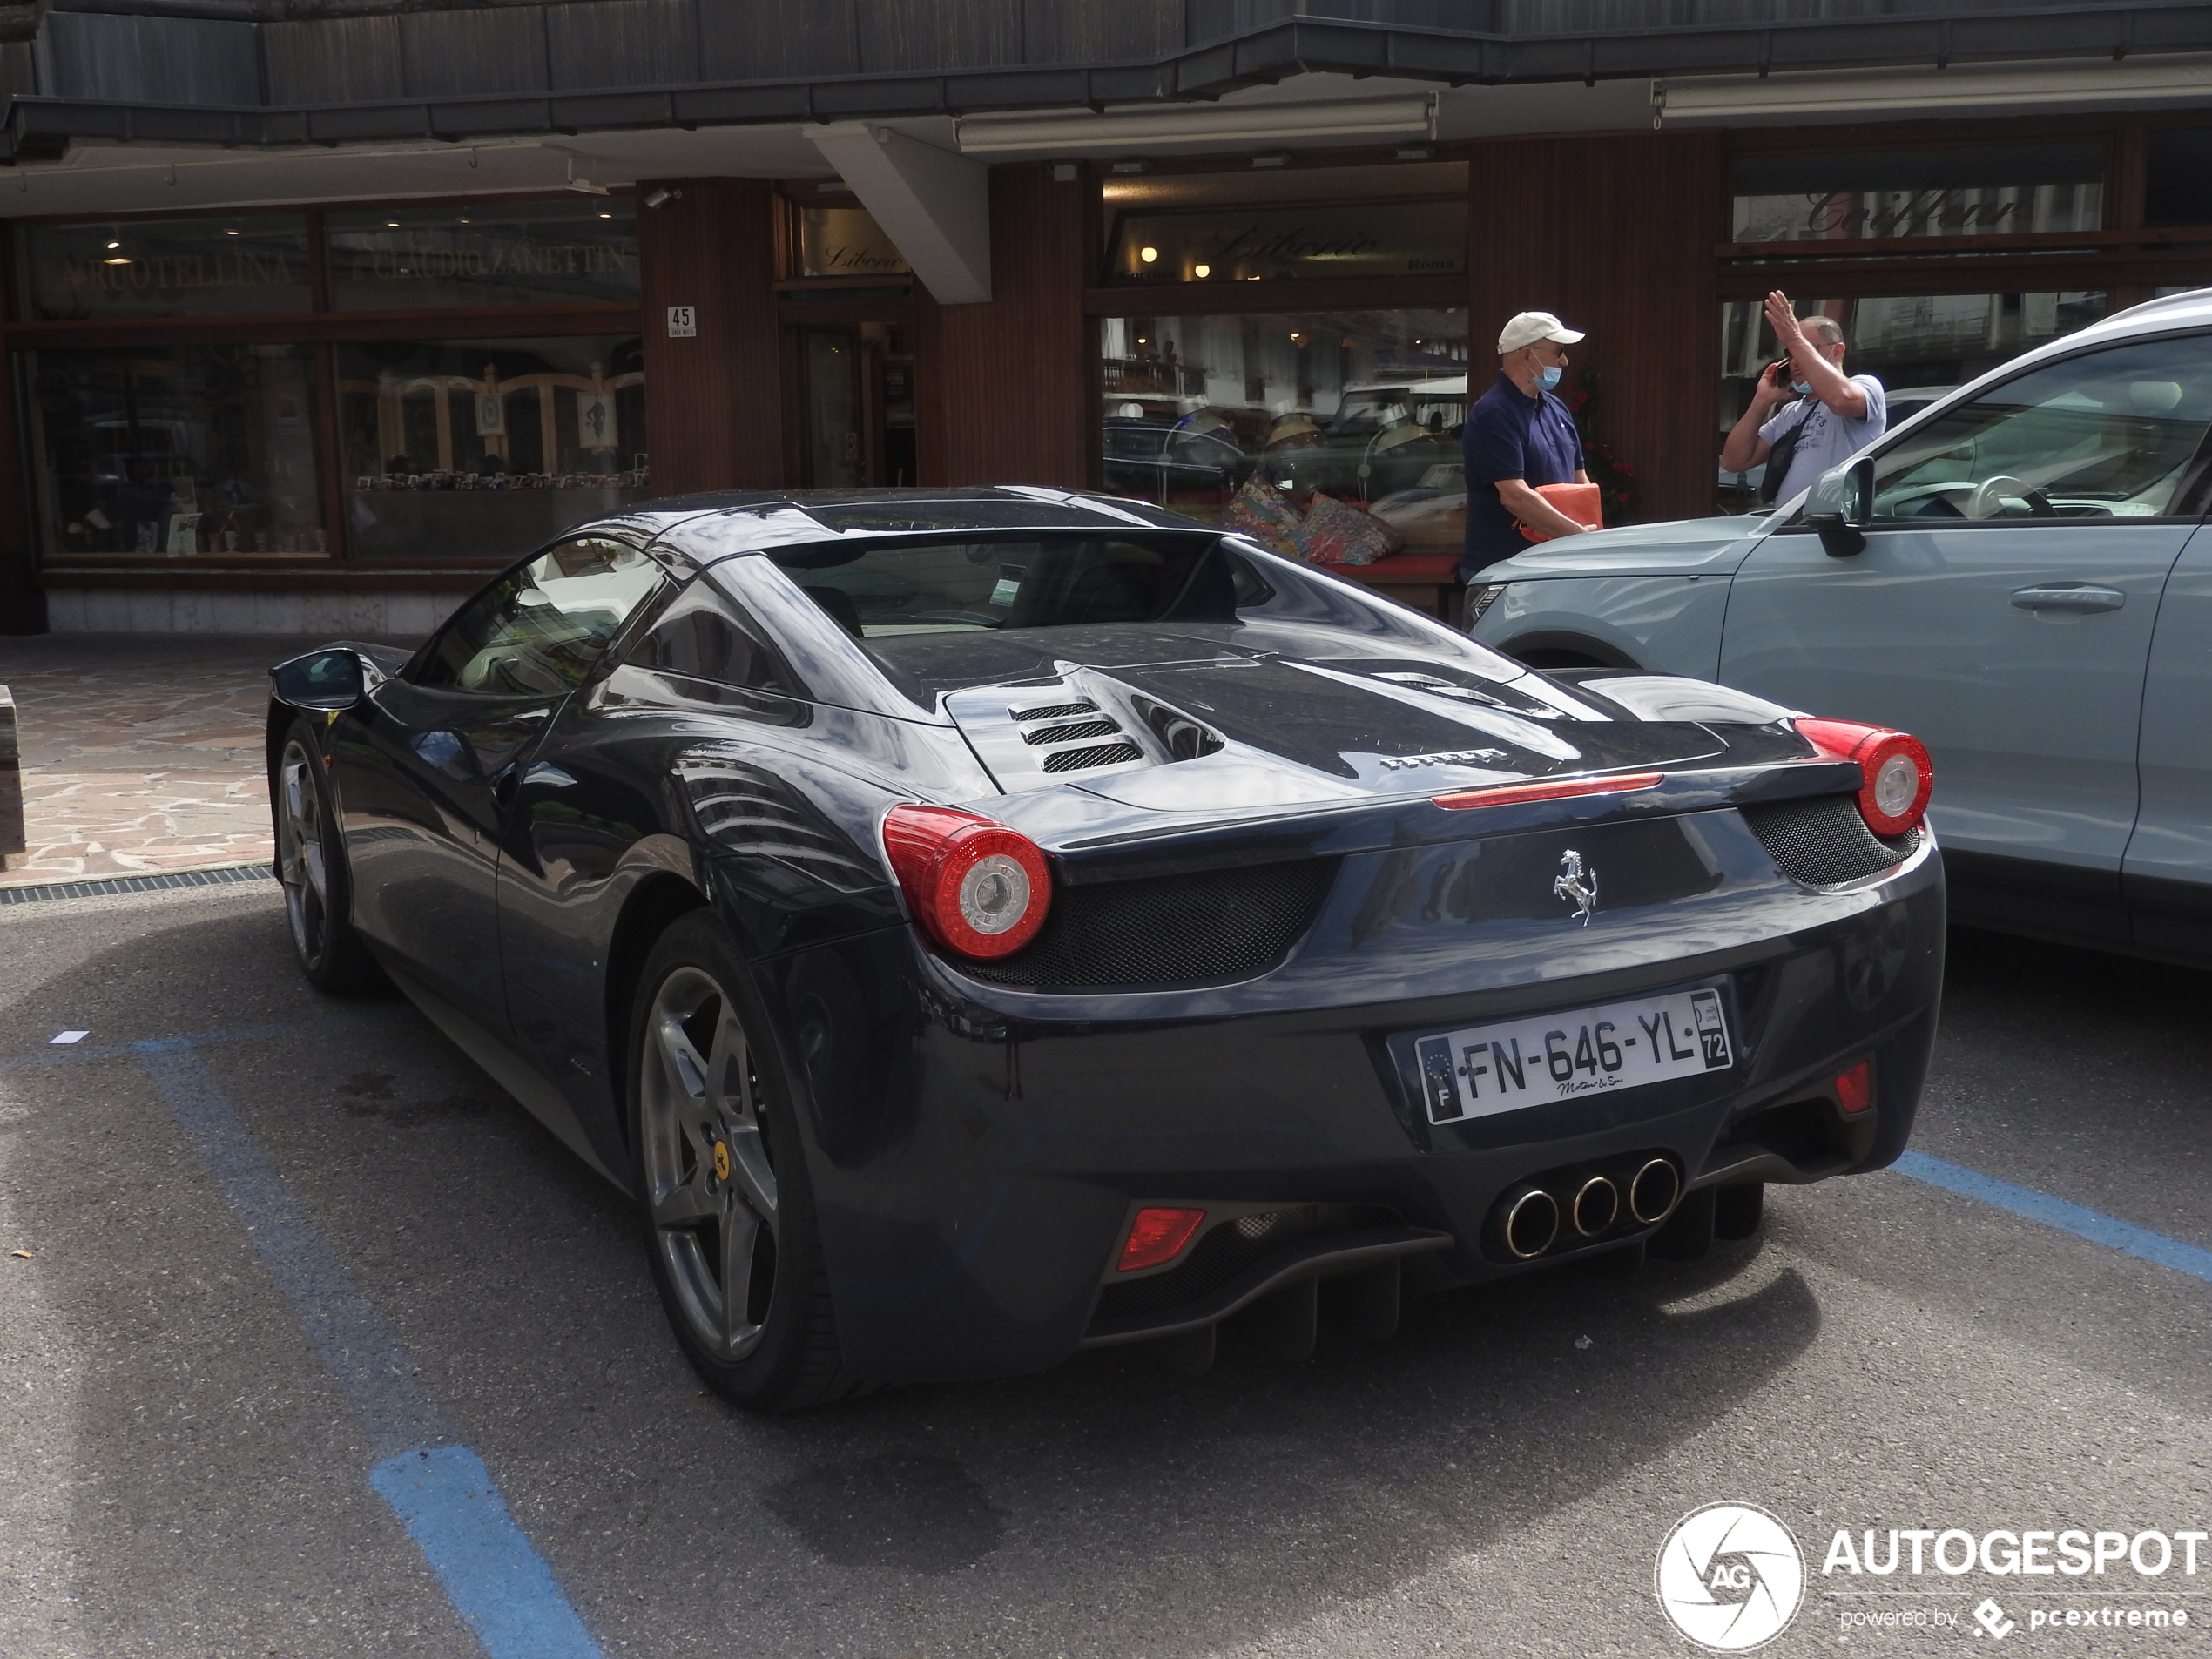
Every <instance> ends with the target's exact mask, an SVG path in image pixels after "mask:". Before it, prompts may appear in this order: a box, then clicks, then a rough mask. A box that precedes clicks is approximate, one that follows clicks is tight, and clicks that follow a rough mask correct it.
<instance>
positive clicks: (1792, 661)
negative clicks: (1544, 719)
mask: <svg viewBox="0 0 2212 1659" xmlns="http://www.w3.org/2000/svg"><path fill="white" fill-rule="evenodd" d="M2209 429H2212V290H2199V291H2197V292H2195V293H2185V294H2177V295H2175V296H2172V297H2170V298H2167V299H2162V300H2154V301H2153V302H2151V303H2150V304H2148V305H2142V306H2137V307H2134V308H2133V309H2131V310H2128V311H2124V312H2121V313H2120V314H2117V315H2115V316H2113V317H2109V318H2107V319H2106V320H2104V321H2102V322H2101V323H2098V324H2096V325H2094V326H2093V327H2088V328H2085V329H2083V330H2081V331H2080V333H2078V334H2069V335H2067V337H2066V338H2064V339H2063V340H2060V341H2054V342H2053V343H2052V344H2050V345H2048V346H2045V347H2040V348H2039V349H2038V350H2035V351H2033V352H2030V353H2028V354H2026V355H2024V356H2022V357H2020V358H2017V359H2015V360H2014V361H2012V362H2010V363H2007V364H2006V365H2005V366H2004V367H2003V368H1999V369H1996V370H1993V371H1992V372H1991V373H1990V374H1986V375H1984V376H1983V377H1982V378H1981V379H1979V380H1978V381H1973V383H1971V384H1969V385H1966V386H1964V387H1961V388H1959V389H1958V390H1957V391H1955V392H1953V393H1952V394H1950V395H1948V396H1946V397H1944V398H1942V399H1940V400H1939V401H1937V402H1935V403H1933V404H1932V405H1931V406H1930V407H1928V408H1925V409H1924V410H1922V411H1921V412H1920V413H1919V415H1915V416H1913V417H1912V418H1911V419H1909V420H1907V421H1903V422H1901V423H1900V424H1898V426H1897V427H1895V428H1892V430H1891V431H1890V432H1888V433H1887V434H1885V435H1884V436H1883V437H1882V438H1881V439H1879V440H1878V442H1875V443H1873V444H1871V445H1870V446H1869V447H1868V448H1866V449H1865V451H1863V452H1862V453H1861V454H1860V455H1858V457H1856V458H1855V459H1854V460H1853V461H1852V462H1850V463H1849V464H1848V465H1846V466H1844V467H1841V468H1838V469H1836V470H1835V471H1834V472H1831V473H1830V474H1828V475H1826V476H1824V478H1822V479H1821V480H1820V482H1818V483H1817V485H1815V487H1814V488H1813V489H1811V491H1810V492H1808V493H1807V494H1806V495H1805V496H1802V497H1800V498H1798V499H1797V500H1796V501H1792V502H1786V503H1784V505H1783V506H1782V507H1781V508H1780V509H1778V510H1776V511H1774V512H1772V513H1770V514H1765V515H1745V516H1738V517H1732V518H1708V519H1695V520H1688V521H1684V522H1683V523H1673V524H1656V525H1635V526H1632V527H1629V528H1627V529H1617V530H1604V531H1600V532H1597V533H1595V534H1593V535H1588V536H1572V537H1568V538H1567V539H1564V540H1561V541H1559V542H1556V543H1548V544H1547V545H1544V546H1541V547H1536V548H1532V549H1531V550H1528V551H1527V552H1526V553H1522V554H1521V555H1519V556H1516V557H1514V558H1512V559H1509V560H1507V561H1506V562H1505V563H1502V564H1499V565H1494V566H1493V567H1492V568H1491V569H1490V570H1487V571H1486V572H1485V573H1484V574H1485V578H1486V579H1485V582H1484V583H1483V584H1482V585H1480V586H1479V587H1478V588H1476V589H1475V590H1474V591H1473V592H1472V593H1470V595H1469V596H1468V599H1469V607H1468V608H1469V613H1470V616H1471V617H1472V622H1471V624H1470V631H1472V632H1473V634H1474V637H1476V638H1477V639H1479V640H1480V641H1481V642H1482V643H1484V644H1487V645H1492V646H1495V647H1496V648H1498V649H1499V650H1501V651H1506V652H1507V653H1509V654H1510V655H1512V656H1514V657H1518V658H1521V659H1522V660H1523V661H1525V662H1527V663H1529V664H1532V665H1534V666H1538V667H1542V668H1547V669H1572V668H1575V667H1578V666H1592V665H1602V666H1604V667H1608V668H1619V667H1623V666H1633V667H1636V668H1642V669H1645V670H1648V671H1651V672H1653V673H1661V674H1688V675H1695V676H1696V677H1699V678H1706V679H1716V680H1719V681H1721V682H1722V683H1723V684H1724V685H1732V686H1737V687H1739V688H1741V689H1743V690H1744V691H1752V692H1756V693H1757V694H1758V695H1759V696H1761V697H1764V698H1770V699H1771V700H1772V701H1774V702H1777V703H1779V704H1782V705H1785V706H1787V707H1791V708H1793V709H1797V710H1802V711H1806V712H1808V713H1814V714H1823V715H1831V716H1838V717H1841V718H1849V719H1856V720H1870V721H1878V722H1880V723H1881V724H1883V725H1893V726H1897V727H1899V728H1901V729H1903V730H1905V731H1907V732H1912V733H1913V734H1914V735H1916V736H1918V737H1919V738H1920V739H1921V740H1922V741H1924V742H1925V744H1926V745H1928V748H1929V749H1930V750H1931V751H1932V753H1933V755H1934V759H1935V767H1936V793H1935V805H1934V807H1933V810H1932V813H1931V814H1930V816H1931V817H1932V820H1933V822H1934V825H1935V828H1936V832H1937V835H1938V839H1939V840H1940V841H1941V843H1942V845H1943V847H1944V857H1945V863H1946V867H1947V870H1948V873H1949V877H1950V889H1951V899H1952V916H1953V918H1954V919H1955V920H1957V921H1963V922H1967V923H1971V924H1974V925H1979V926H1983V927H1997V928H2002V929H2005V930H2006V931H2010V932H2015V933H2024V934H2037V935H2040V936H2043V937H2047V938H2052V939H2059V940H2064V941H2073V942H2079V943H2085V944H2092V945H2095V946H2098V947H2101V948H2105V949H2116V950H2124V951H2129V952H2134V953H2136V954H2145V955H2152V956H2159V957H2165V958H2168V959H2172V960H2175V961H2187V962H2190V963H2195V964H2199V965H2202V964H2206V963H2212V533H2208V532H2205V531H2203V530H2202V529H2201V527H2202V524H2203V523H2204V519H2205V516H2206V512H2207V510H2208V508H2212V442H2208V430H2209Z"/></svg>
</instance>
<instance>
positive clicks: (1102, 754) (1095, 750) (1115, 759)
mask: <svg viewBox="0 0 2212 1659" xmlns="http://www.w3.org/2000/svg"><path fill="white" fill-rule="evenodd" d="M1142 759H1144V751H1143V750H1142V749H1140V748H1138V747H1137V746H1136V745H1135V744H1133V743H1101V744H1097V745H1094V746H1092V747H1090V748H1089V749H1062V750H1061V751H1060V752H1058V753H1056V754H1049V755H1047V756H1046V757H1045V758H1044V769H1045V770H1046V771H1047V772H1081V771H1082V770H1083V769H1084V768H1085V767H1087V766H1117V765H1120V764H1121V763H1122V762H1123V761H1124V760H1142Z"/></svg>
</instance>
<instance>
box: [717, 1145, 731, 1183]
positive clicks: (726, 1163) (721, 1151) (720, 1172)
mask: <svg viewBox="0 0 2212 1659" xmlns="http://www.w3.org/2000/svg"><path fill="white" fill-rule="evenodd" d="M714 1178H715V1179H716V1180H717V1181H727V1180H728V1179H729V1178H730V1148H729V1144H728V1143H726V1142H724V1141H717V1142H715V1143H714Z"/></svg>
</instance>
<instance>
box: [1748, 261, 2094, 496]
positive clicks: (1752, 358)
mask: <svg viewBox="0 0 2212 1659" xmlns="http://www.w3.org/2000/svg"><path fill="white" fill-rule="evenodd" d="M2106 310H2107V303H2106V296H2105V295H2104V294H2103V293H2099V292H2095V291H2080V292H2075V293H1942V294H1912V295H1885V296H1882V297H1880V298H1876V299H1865V300H1800V301H1798V302H1797V312H1798V314H1799V315H1800V316H1811V315H1812V314H1814V313H1816V312H1817V313H1821V314H1825V315H1827V316H1831V317H1833V318H1835V319H1836V320H1837V321H1838V323H1839V324H1840V325H1841V326H1842V327H1843V331H1844V341H1845V342H1846V346H1847V349H1846V350H1845V352H1844V374H1871V375H1873V376H1874V377H1875V378H1876V379H1877V380H1878V381H1881V382H1882V388H1883V391H1884V393H1885V395H1886V398H1887V402H1888V414H1889V424H1890V425H1891V426H1897V425H1898V424H1900V423H1901V422H1903V421H1905V420H1906V419H1908V418H1909V417H1911V416H1912V415H1917V414H1919V412H1920V411H1921V410H1922V409H1924V408H1927V406H1928V405H1929V404H1931V403H1932V402H1934V401H1936V399H1938V398H1939V397H1941V396H1943V395H1945V394H1946V393H1947V392H1949V391H1951V390H1952V388H1955V387H1959V386H1963V385H1965V384H1966V382H1967V381H1971V380H1973V379H1975V378H1976V377H1977V376H1979V375H1981V374H1986V373H1987V372H1988V371H1989V370H1991V369H1993V368H1997V367H1998V366H1999V365H2000V364H2001V363H2004V362H2006V361H2009V360H2010V359H2012V358H2014V357H2017V356H2019V355H2020V353H2022V352H2024V351H2027V350H2028V349H2029V348H2030V347H2035V346H2040V345H2043V344H2045V343H2047V341H2053V340H2056V339H2058V338H2059V337H2060V335H2062V334H2072V333H2073V332H2074V330H2075V329H2077V328H2082V327H2087V326H2088V325H2089V324H2090V323H2093V322H2094V321H2096V320H2097V319H2098V318H2100V317H2101V316H2103V315H2104V314H2105V312H2106ZM1721 342H1722V364H1721V430H1722V431H1723V433H1725V432H1726V431H1727V430H1728V429H1729V428H1730V427H1732V426H1733V425H1735V423H1736V420H1737V416H1738V415H1741V414H1742V413H1743V408H1744V405H1745V404H1746V402H1747V401H1749V400H1750V395H1751V389H1752V388H1753V387H1754V385H1756V384H1757V381H1758V377H1759V373H1760V371H1761V370H1762V369H1764V368H1765V367H1766V366H1767V365H1768V364H1769V363H1770V362H1772V361H1775V359H1776V358H1777V356H1778V355H1779V349H1778V347H1777V346H1776V345H1775V342H1774V334H1773V332H1772V331H1771V330H1770V328H1768V327H1767V325H1766V320H1765V318H1764V315H1763V314H1761V309H1760V304H1759V302H1758V301H1757V300H1723V301H1722V302H1721ZM1757 481H1758V473H1757V471H1753V472H1750V473H1746V474H1740V475H1739V474H1732V473H1723V474H1721V475H1720V486H1721V489H1722V491H1723V500H1724V502H1725V503H1726V504H1728V505H1730V506H1741V505H1743V504H1746V502H1748V500H1749V499H1750V497H1749V496H1748V494H1745V493H1743V492H1748V491H1749V490H1750V489H1752V488H1753V487H1754V486H1756V484H1757Z"/></svg>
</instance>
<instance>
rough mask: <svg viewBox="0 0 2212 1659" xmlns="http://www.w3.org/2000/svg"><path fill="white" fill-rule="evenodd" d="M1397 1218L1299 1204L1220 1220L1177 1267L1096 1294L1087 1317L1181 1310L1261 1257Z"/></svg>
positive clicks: (1365, 1209)
mask: <svg viewBox="0 0 2212 1659" xmlns="http://www.w3.org/2000/svg"><path fill="white" fill-rule="evenodd" d="M1263 1219H1264V1220H1266V1221H1267V1222H1268V1225H1267V1227H1266V1228H1265V1230H1264V1231H1259V1232H1257V1233H1254V1232H1251V1231H1246V1229H1247V1228H1249V1227H1250V1226H1251V1224H1252V1223H1254V1222H1256V1221H1258V1220H1263ZM1397 1220H1398V1217H1397V1215H1396V1214H1395V1213H1394V1212H1393V1211H1388V1210H1382V1209H1377V1208H1372V1207H1370V1206H1367V1205H1362V1204H1293V1205H1291V1207H1290V1208H1288V1209H1286V1210H1273V1211H1268V1212H1267V1214H1266V1216H1264V1217H1252V1216H1247V1217H1241V1218H1240V1219H1239V1220H1238V1221H1224V1222H1220V1223H1217V1224H1216V1225H1214V1226H1213V1227H1211V1228H1210V1229H1208V1230H1207V1232H1206V1235H1205V1237H1204V1238H1201V1239H1200V1240H1199V1241H1198V1242H1197V1244H1194V1245H1192V1246H1191V1250H1190V1255H1189V1256H1188V1257H1186V1258H1184V1261H1183V1263H1182V1264H1180V1265H1179V1266H1176V1267H1172V1268H1170V1269H1169V1270H1168V1271H1166V1272H1164V1273H1154V1274H1152V1275H1150V1277H1148V1278H1136V1279H1131V1280H1130V1281H1129V1283H1127V1284H1126V1285H1108V1286H1107V1287H1106V1288H1105V1289H1104V1290H1103V1291H1100V1292H1099V1295H1098V1306H1097V1309H1096V1311H1095V1312H1093V1313H1092V1315H1091V1318H1092V1320H1093V1322H1094V1323H1096V1322H1099V1321H1103V1320H1114V1319H1132V1318H1141V1317H1142V1316H1143V1315H1145V1314H1148V1313H1165V1312H1170V1310H1172V1309H1175V1308H1179V1307H1184V1306H1187V1305H1189V1304H1190V1303H1192V1302H1197V1301H1200V1300H1202V1299H1204V1298H1206V1297H1208V1296H1211V1295H1212V1294H1213V1292H1214V1291H1217V1290H1219V1289H1220V1288H1221V1287H1222V1286H1223V1285H1226V1284H1228V1283H1229V1281H1230V1280H1231V1279H1232V1278H1236V1277H1237V1276H1238V1274H1239V1273H1241V1272H1243V1271H1244V1270H1245V1269H1246V1268H1248V1267H1250V1266H1251V1265H1252V1264H1253V1263H1255V1262H1257V1261H1258V1260H1259V1259H1260V1258H1262V1257H1264V1256H1270V1255H1272V1254H1273V1253H1274V1252H1275V1251H1278V1250H1281V1249H1282V1248H1283V1247H1284V1246H1285V1245H1286V1244H1298V1243H1300V1242H1302V1241H1303V1240H1305V1239H1308V1238H1321V1237H1325V1236H1326V1235H1328V1234H1330V1233H1352V1232H1364V1231H1367V1230H1368V1229H1369V1228H1372V1227H1388V1226H1392V1225H1394V1224H1396V1223H1397Z"/></svg>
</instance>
